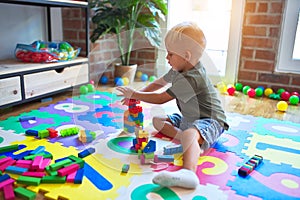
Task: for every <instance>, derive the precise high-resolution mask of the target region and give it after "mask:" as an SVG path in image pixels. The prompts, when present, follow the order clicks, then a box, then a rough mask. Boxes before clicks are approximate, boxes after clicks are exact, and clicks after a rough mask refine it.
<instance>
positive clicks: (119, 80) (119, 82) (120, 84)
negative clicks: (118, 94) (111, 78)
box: [116, 78, 124, 86]
mask: <svg viewBox="0 0 300 200" xmlns="http://www.w3.org/2000/svg"><path fill="white" fill-rule="evenodd" d="M123 85H124V81H123V79H122V78H119V79H118V80H117V82H116V86H123Z"/></svg>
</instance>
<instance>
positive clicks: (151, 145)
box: [143, 140, 156, 153]
mask: <svg viewBox="0 0 300 200" xmlns="http://www.w3.org/2000/svg"><path fill="white" fill-rule="evenodd" d="M155 151H156V142H155V141H153V140H150V141H149V142H148V144H147V145H146V146H145V148H144V150H143V152H144V153H151V152H155Z"/></svg>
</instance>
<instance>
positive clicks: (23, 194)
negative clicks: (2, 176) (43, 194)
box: [14, 187, 36, 200]
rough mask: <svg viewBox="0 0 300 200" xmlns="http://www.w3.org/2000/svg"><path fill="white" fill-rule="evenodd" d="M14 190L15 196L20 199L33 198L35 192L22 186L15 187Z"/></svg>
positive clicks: (32, 199) (31, 199)
mask: <svg viewBox="0 0 300 200" xmlns="http://www.w3.org/2000/svg"><path fill="white" fill-rule="evenodd" d="M14 192H15V194H16V196H17V197H20V198H22V199H26V200H34V199H35V198H36V193H34V192H32V191H30V190H28V189H26V188H23V187H17V188H15V189H14Z"/></svg>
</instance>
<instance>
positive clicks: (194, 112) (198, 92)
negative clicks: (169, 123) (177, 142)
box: [163, 62, 228, 129]
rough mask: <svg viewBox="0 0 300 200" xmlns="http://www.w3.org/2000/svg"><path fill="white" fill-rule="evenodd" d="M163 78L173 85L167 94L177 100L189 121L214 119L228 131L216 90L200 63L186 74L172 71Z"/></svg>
mask: <svg viewBox="0 0 300 200" xmlns="http://www.w3.org/2000/svg"><path fill="white" fill-rule="evenodd" d="M163 78H164V80H165V81H166V82H168V83H172V86H171V87H170V88H168V89H167V93H168V94H169V95H171V96H172V97H174V98H175V99H176V103H177V106H178V108H179V110H180V112H181V113H182V115H183V117H184V118H185V119H186V120H187V121H189V122H194V121H195V120H198V119H203V118H212V119H215V120H217V121H218V122H220V124H221V125H222V126H223V127H224V128H225V129H228V125H227V123H226V116H225V113H224V110H223V108H222V106H221V101H220V100H219V98H218V94H217V92H216V89H215V88H214V86H213V85H212V83H211V81H210V79H209V78H208V76H207V75H206V71H205V68H204V67H203V66H202V64H201V63H200V62H199V63H198V64H197V65H196V66H195V67H193V68H192V69H190V70H188V71H186V72H177V71H174V70H172V69H171V70H170V71H169V72H168V73H167V74H165V75H164V76H163Z"/></svg>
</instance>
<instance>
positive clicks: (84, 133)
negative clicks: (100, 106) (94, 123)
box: [78, 130, 96, 143]
mask: <svg viewBox="0 0 300 200" xmlns="http://www.w3.org/2000/svg"><path fill="white" fill-rule="evenodd" d="M95 139H96V133H95V132H93V131H88V130H80V131H79V136H78V140H79V141H80V142H82V143H89V142H92V141H93V140H95Z"/></svg>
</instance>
